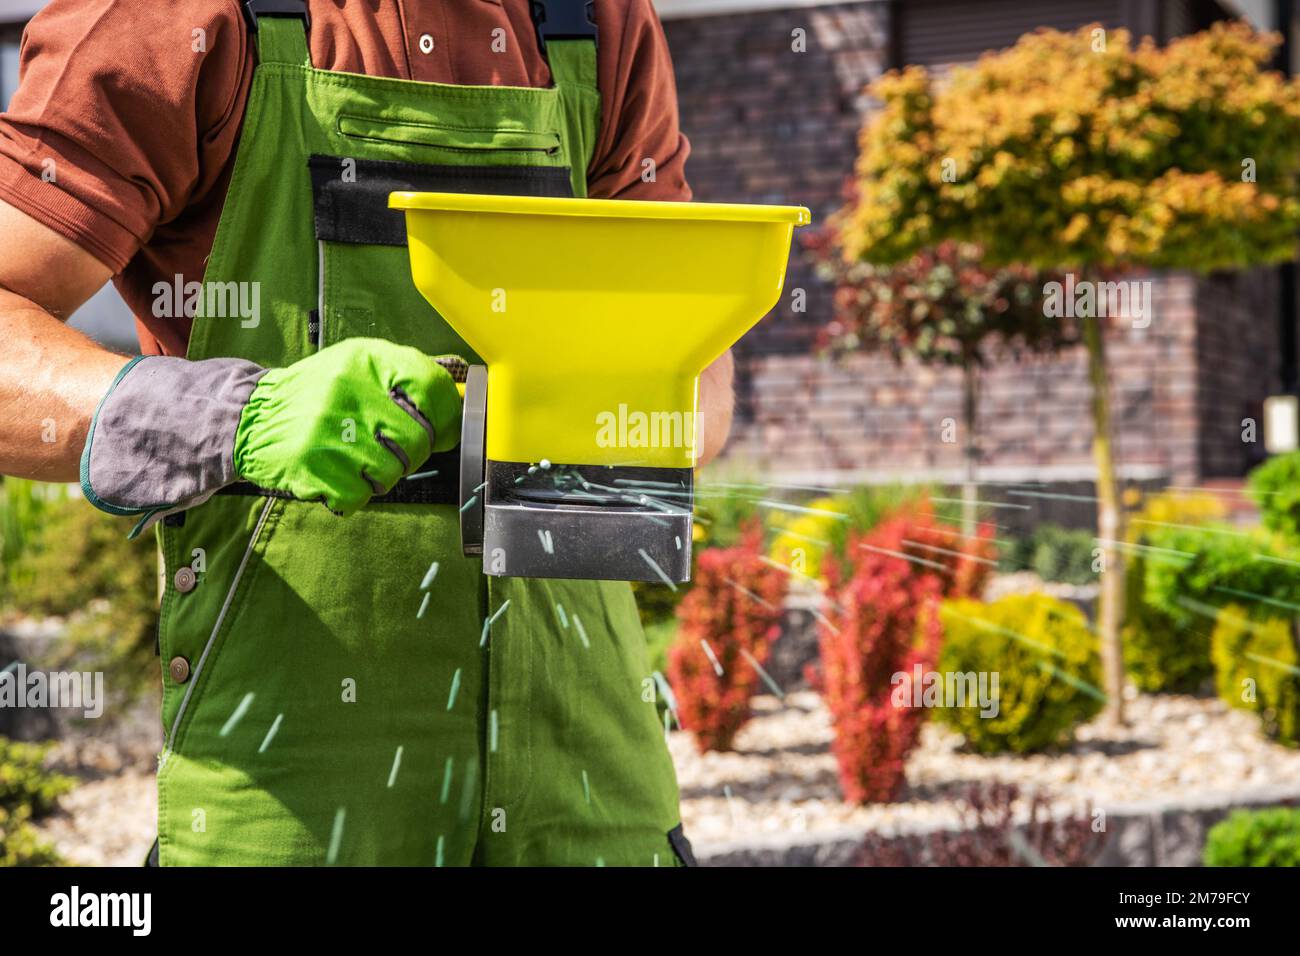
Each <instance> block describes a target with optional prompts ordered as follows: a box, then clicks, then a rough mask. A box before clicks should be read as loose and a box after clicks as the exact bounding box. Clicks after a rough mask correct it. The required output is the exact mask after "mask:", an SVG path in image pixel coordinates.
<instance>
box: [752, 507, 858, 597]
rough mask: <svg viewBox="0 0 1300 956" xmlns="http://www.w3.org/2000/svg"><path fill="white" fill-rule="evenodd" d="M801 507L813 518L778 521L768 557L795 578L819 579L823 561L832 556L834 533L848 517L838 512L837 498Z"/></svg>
mask: <svg viewBox="0 0 1300 956" xmlns="http://www.w3.org/2000/svg"><path fill="white" fill-rule="evenodd" d="M802 507H806V508H808V509H809V511H811V512H816V514H811V513H809V512H796V513H787V514H784V515H783V516H782V517H781V518H779V519H777V521H776V524H777V526H778V527H777V532H776V537H775V538H774V539H773V541H772V548H771V550H770V552H769V557H771V559H772V560H773V561H775V562H777V563H778V564H783V565H785V566H786V567H789V568H791V569H792V570H794V571H795V572H796V573H797V574H802V575H804V576H806V577H810V578H817V577H820V576H821V566H822V559H823V558H824V557H825V556H826V555H827V554H829V553H832V551H831V548H832V543H831V542H832V539H833V538H834V537H835V532H836V530H837V528H838V527H839V526H840V525H843V524H845V522H846V520H847V516H846V515H845V513H844V512H843V511H842V510H840V501H839V499H837V498H818V499H816V500H815V501H811V502H809V503H808V504H807V505H803V506H802Z"/></svg>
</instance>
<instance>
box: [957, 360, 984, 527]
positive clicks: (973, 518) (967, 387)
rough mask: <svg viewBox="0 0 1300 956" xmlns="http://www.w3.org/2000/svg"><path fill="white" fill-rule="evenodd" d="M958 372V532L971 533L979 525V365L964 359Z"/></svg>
mask: <svg viewBox="0 0 1300 956" xmlns="http://www.w3.org/2000/svg"><path fill="white" fill-rule="evenodd" d="M961 374H962V392H963V395H962V417H963V418H964V421H963V423H962V425H963V427H964V428H965V430H966V482H965V483H964V484H963V485H962V489H961V531H962V534H964V535H965V536H966V537H968V538H971V537H974V536H975V533H976V531H977V530H978V525H979V462H980V444H979V368H978V367H977V366H976V365H975V363H974V362H972V361H970V360H967V361H966V362H965V363H964V364H963V365H962V369H961Z"/></svg>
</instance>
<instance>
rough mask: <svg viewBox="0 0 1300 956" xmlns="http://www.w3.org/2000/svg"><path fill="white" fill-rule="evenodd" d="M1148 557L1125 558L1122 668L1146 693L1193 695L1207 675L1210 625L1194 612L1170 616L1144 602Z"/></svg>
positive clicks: (1132, 555) (1133, 554)
mask: <svg viewBox="0 0 1300 956" xmlns="http://www.w3.org/2000/svg"><path fill="white" fill-rule="evenodd" d="M1146 577H1147V558H1146V556H1145V554H1144V553H1143V552H1141V551H1138V552H1135V553H1130V554H1129V555H1127V556H1126V557H1125V565H1124V594H1125V607H1126V611H1125V615H1124V669H1125V671H1126V672H1127V673H1128V676H1129V679H1130V680H1131V681H1133V684H1134V685H1135V686H1136V687H1137V688H1138V690H1141V691H1144V692H1146V693H1148V694H1159V693H1191V692H1193V691H1195V690H1196V689H1197V688H1199V687H1200V686H1201V685H1202V684H1203V683H1204V682H1205V680H1206V678H1208V677H1209V676H1210V673H1211V670H1212V667H1211V664H1210V654H1209V646H1210V637H1209V634H1210V625H1209V622H1208V621H1206V620H1205V619H1204V618H1198V617H1197V616H1196V615H1194V614H1182V615H1179V616H1178V617H1173V616H1171V615H1169V614H1167V613H1166V612H1164V611H1163V610H1161V609H1160V608H1159V607H1156V606H1155V605H1153V604H1152V603H1151V602H1150V601H1148V600H1147V599H1146Z"/></svg>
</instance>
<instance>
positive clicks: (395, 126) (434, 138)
mask: <svg viewBox="0 0 1300 956" xmlns="http://www.w3.org/2000/svg"><path fill="white" fill-rule="evenodd" d="M338 126H339V132H340V133H342V134H343V135H344V136H347V137H349V138H351V139H358V140H365V141H368V142H373V143H391V144H396V145H400V146H407V147H411V146H415V147H425V148H427V149H429V150H430V151H431V152H432V153H435V154H436V153H437V152H439V151H442V152H446V153H452V154H455V155H456V157H457V158H458V159H462V160H463V159H466V158H468V157H470V156H474V155H479V156H482V157H483V158H484V159H485V160H486V159H487V157H488V156H489V155H490V154H497V155H498V156H501V155H502V154H504V155H505V156H506V157H510V158H511V159H513V161H516V162H546V161H547V160H550V159H552V158H558V157H559V156H560V136H559V134H558V133H553V132H539V131H534V130H527V129H491V128H481V127H467V126H451V125H446V124H441V123H413V122H392V121H389V120H375V119H370V118H367V117H364V116H347V115H344V116H340V117H339V121H338Z"/></svg>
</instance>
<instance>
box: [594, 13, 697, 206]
mask: <svg viewBox="0 0 1300 956" xmlns="http://www.w3.org/2000/svg"><path fill="white" fill-rule="evenodd" d="M596 21H597V25H598V27H599V30H600V38H601V40H600V48H599V49H598V51H597V70H598V73H599V79H598V83H599V85H600V91H601V124H600V125H601V128H600V134H599V136H598V138H597V142H596V150H595V154H594V158H593V161H592V167H591V169H589V170H588V176H587V182H588V192H589V194H590V195H591V196H592V197H594V198H598V199H654V200H664V201H668V202H686V201H688V200H689V199H690V198H691V188H690V186H689V185H688V184H687V182H686V157H687V156H688V155H689V153H690V144H689V143H688V142H687V139H686V137H685V136H683V135H682V132H681V129H680V127H679V126H678V114H677V82H676V80H675V78H674V76H673V61H672V58H671V57H670V56H669V52H668V41H667V39H666V38H665V37H664V30H663V25H662V24H661V23H660V22H659V15H658V14H657V13H655V9H654V6H653V4H652V3H651V0H631V2H628V0H609V2H605V3H600V2H598V3H597V4H596ZM613 37H617V38H618V42H617V43H616V44H615V43H611V42H609V39H611V38H613Z"/></svg>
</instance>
